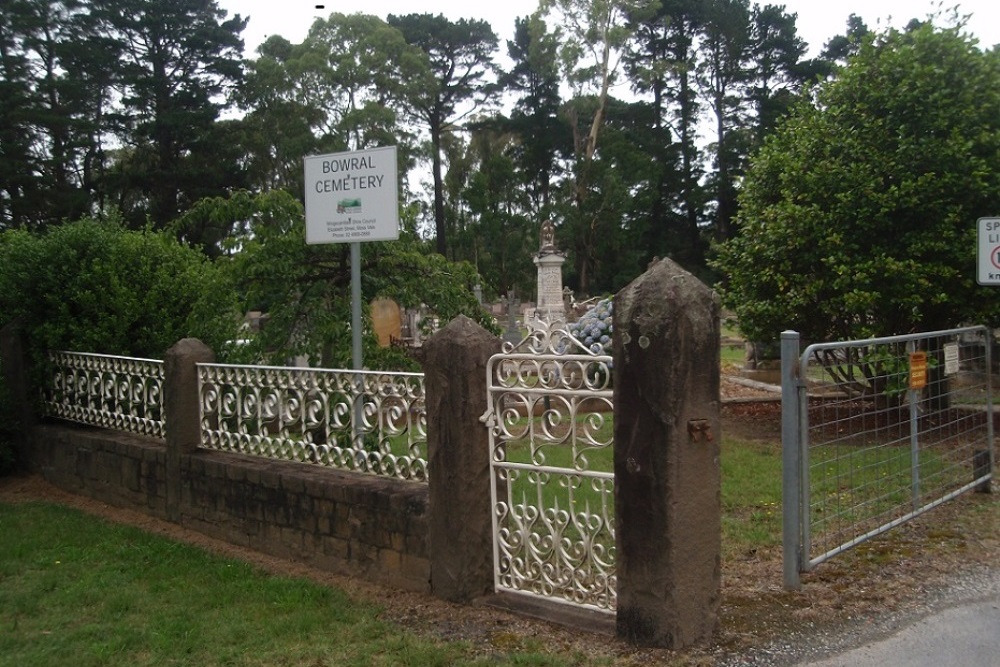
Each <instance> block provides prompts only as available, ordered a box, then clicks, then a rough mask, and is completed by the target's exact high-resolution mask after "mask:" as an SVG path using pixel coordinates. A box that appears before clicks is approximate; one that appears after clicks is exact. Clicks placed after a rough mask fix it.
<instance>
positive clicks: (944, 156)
mask: <svg viewBox="0 0 1000 667" xmlns="http://www.w3.org/2000/svg"><path fill="white" fill-rule="evenodd" d="M814 99H815V102H809V101H803V102H802V103H801V104H799V105H798V106H797V107H796V108H795V109H794V111H793V112H792V114H791V116H790V117H789V118H787V119H786V120H785V121H784V122H783V123H782V124H781V125H780V127H779V129H778V131H777V133H776V134H775V135H773V136H772V137H771V138H770V139H769V140H768V141H766V142H765V146H764V148H763V150H762V151H761V152H760V154H759V155H757V156H756V158H755V159H754V161H753V163H752V166H751V168H750V170H749V172H748V174H747V177H746V180H745V182H744V184H743V190H742V195H741V199H740V202H741V206H742V208H741V211H740V216H739V220H740V225H741V230H740V235H739V236H738V237H737V238H735V239H733V240H731V241H729V242H727V243H726V244H724V245H722V246H721V248H720V252H719V256H718V260H717V261H716V264H715V265H716V267H717V268H718V269H719V270H720V271H723V272H724V273H725V274H726V275H727V276H728V279H729V282H728V285H727V287H726V289H725V300H726V302H727V303H728V305H729V306H730V307H732V308H733V309H734V310H735V311H736V313H737V315H738V317H739V321H740V326H741V328H742V329H743V331H744V333H745V334H746V335H747V336H749V337H750V338H751V339H755V340H761V341H771V340H774V339H776V337H777V336H778V333H779V332H780V331H782V330H784V329H788V328H794V329H797V330H798V331H800V332H801V333H802V335H803V336H804V337H805V338H806V339H807V340H813V341H821V340H826V339H843V338H857V337H867V336H872V335H888V334H896V333H908V332H912V331H917V330H924V331H926V330H935V329H943V328H947V327H951V326H954V325H958V324H962V323H967V322H980V323H984V324H989V325H994V326H995V325H997V324H998V323H1000V295H998V294H997V292H996V291H994V290H991V289H990V288H985V287H978V286H977V285H976V284H975V262H976V258H975V254H976V251H975V220H976V219H977V218H979V217H981V216H985V215H996V214H998V213H1000V114H998V113H997V109H998V108H1000V52H998V51H997V50H995V49H994V50H992V51H987V52H985V53H984V52H983V51H981V50H979V48H977V43H976V42H975V40H973V39H971V38H970V37H968V36H967V35H965V34H964V33H963V32H962V30H961V26H958V27H950V28H944V29H940V28H936V27H934V26H933V25H930V24H924V25H921V26H919V27H916V28H915V29H913V30H912V31H909V32H901V31H896V30H891V31H888V32H886V33H884V34H881V35H879V36H878V37H877V38H875V39H874V40H871V41H868V42H865V43H863V44H861V45H860V48H859V51H858V54H857V55H856V56H854V57H853V58H851V59H850V60H849V61H848V63H847V65H846V66H845V67H843V68H842V69H840V70H839V71H838V72H837V74H836V76H835V77H834V78H833V79H832V80H830V81H828V82H825V83H823V84H821V85H820V86H819V87H818V88H817V90H816V91H815V93H814Z"/></svg>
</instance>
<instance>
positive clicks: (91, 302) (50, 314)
mask: <svg viewBox="0 0 1000 667" xmlns="http://www.w3.org/2000/svg"><path fill="white" fill-rule="evenodd" d="M237 304H238V300H237V298H236V292H235V291H234V290H233V288H232V286H231V284H230V283H227V281H226V280H225V279H224V276H223V275H222V274H221V273H220V272H219V271H218V270H217V268H216V267H215V266H214V265H213V264H211V263H210V262H209V261H208V260H207V259H206V258H205V257H204V255H202V254H201V253H200V252H199V251H197V250H196V249H193V248H190V247H187V246H184V245H181V244H179V243H177V241H176V240H174V238H173V237H172V236H171V235H169V234H166V233H164V232H153V231H148V230H145V231H128V230H126V229H124V228H123V227H122V225H121V222H120V220H115V219H108V220H96V219H83V220H80V221H78V222H75V223H68V224H65V225H62V226H59V227H54V228H52V229H51V230H50V231H48V232H47V233H41V234H38V233H31V232H28V231H24V230H8V231H6V232H3V233H2V234H0V326H2V325H4V324H7V323H8V322H11V321H14V320H20V321H21V323H22V326H23V327H24V330H25V332H26V334H27V338H28V341H29V345H30V348H31V352H32V354H33V355H34V356H35V359H36V360H38V359H40V358H41V356H42V355H44V354H45V353H46V352H47V351H48V350H60V349H61V350H67V349H68V350H73V351H80V352H98V353H103V354H115V355H125V356H138V357H152V358H162V356H163V354H164V353H165V352H166V350H167V348H169V347H170V346H171V345H173V344H174V343H176V342H177V341H178V340H180V339H181V338H184V337H187V336H195V337H198V338H201V339H202V340H204V341H205V342H206V343H207V344H208V345H210V346H212V347H214V348H215V349H216V350H219V349H222V347H223V343H224V342H225V341H226V340H229V339H231V338H234V337H235V335H236V332H237V328H238V326H239V324H240V322H241V321H242V315H241V313H240V312H239V311H238V309H237Z"/></svg>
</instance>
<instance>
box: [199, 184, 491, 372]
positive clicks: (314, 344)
mask: <svg viewBox="0 0 1000 667" xmlns="http://www.w3.org/2000/svg"><path fill="white" fill-rule="evenodd" d="M188 216H189V217H208V218H223V219H231V220H234V221H240V222H241V224H242V225H244V227H243V228H244V229H245V230H246V233H245V235H243V236H238V235H236V236H234V237H233V243H234V244H235V245H236V246H238V248H239V252H236V253H234V254H233V256H232V259H231V262H230V263H229V264H228V270H229V271H230V272H231V275H232V276H233V277H234V280H235V281H236V282H237V284H238V285H239V287H240V289H241V291H242V293H243V294H245V295H246V300H247V304H248V306H249V307H250V308H253V309H259V310H262V311H264V312H265V313H266V314H267V322H266V324H265V326H264V327H263V329H262V331H261V334H260V337H259V340H258V341H257V343H258V347H257V348H256V350H257V351H258V352H259V353H260V354H261V355H262V356H263V357H264V358H268V359H272V360H274V361H276V362H283V361H285V360H287V359H289V358H291V357H295V356H298V355H308V356H309V358H310V359H311V360H312V361H313V362H314V363H317V364H319V365H322V366H325V367H340V368H347V367H349V366H350V364H351V332H350V322H351V302H350V287H351V266H350V246H349V244H322V245H307V244H306V242H305V218H304V214H303V209H302V205H301V203H299V201H298V200H297V199H295V198H294V197H293V196H291V195H290V194H288V193H287V192H284V191H282V190H270V191H268V192H264V193H259V194H251V193H249V192H246V191H241V192H236V193H233V195H231V196H230V197H227V198H221V197H217V198H212V199H206V200H203V201H201V202H199V203H198V205H197V206H196V207H195V208H194V209H192V210H191V211H190V212H189V213H188ZM404 227H407V228H408V231H406V232H404V233H403V234H401V235H400V239H399V240H398V241H393V242H391V243H364V244H362V262H363V264H362V266H361V280H362V284H361V291H362V299H363V302H364V303H369V302H370V301H371V300H372V299H374V298H376V297H379V296H385V297H389V298H392V299H395V300H396V301H397V302H398V303H399V304H400V305H402V306H404V307H419V306H420V305H421V304H426V305H427V306H428V307H429V308H430V309H431V310H432V311H433V312H434V313H435V314H436V315H437V316H438V317H439V318H440V319H441V320H443V321H447V320H450V319H452V318H454V317H455V316H457V315H459V314H462V313H464V314H466V315H468V316H470V317H472V318H473V319H476V320H478V321H479V322H480V323H481V324H483V325H484V326H487V327H493V325H492V323H491V322H490V320H489V318H488V316H487V314H486V313H485V311H483V310H482V309H481V308H480V307H479V304H478V302H477V301H476V299H475V296H474V295H473V293H472V287H473V286H474V285H475V284H477V283H478V282H479V277H478V275H477V274H476V272H475V270H474V269H473V268H472V266H471V265H469V264H466V263H452V262H449V261H447V260H446V259H445V258H444V257H442V256H440V255H437V254H433V253H428V252H426V249H425V248H424V247H423V244H422V242H421V241H419V239H418V238H417V237H416V234H415V232H413V231H412V225H404ZM366 321H367V314H366ZM363 342H364V346H365V358H366V364H367V365H369V366H371V367H381V368H383V369H386V368H387V369H390V370H392V369H395V368H397V367H399V366H401V365H403V366H406V365H408V366H410V367H411V368H412V367H413V361H412V360H409V359H408V358H406V357H405V356H404V355H401V354H400V353H398V352H396V351H394V350H392V349H379V348H378V347H377V342H376V339H375V337H374V333H373V332H372V330H371V328H370V326H366V328H365V332H364V336H363Z"/></svg>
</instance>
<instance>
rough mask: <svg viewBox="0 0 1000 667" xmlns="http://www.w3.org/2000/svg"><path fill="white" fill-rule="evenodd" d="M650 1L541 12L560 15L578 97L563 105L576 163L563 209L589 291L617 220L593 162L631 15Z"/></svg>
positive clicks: (585, 3)
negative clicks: (610, 225) (599, 251)
mask: <svg viewBox="0 0 1000 667" xmlns="http://www.w3.org/2000/svg"><path fill="white" fill-rule="evenodd" d="M653 4H654V3H651V2H649V0H543V2H542V3H541V5H540V9H539V11H540V12H542V13H543V14H545V15H553V16H554V17H555V18H557V19H558V21H559V23H558V27H557V28H556V30H557V35H559V37H560V43H561V46H560V49H559V59H560V65H561V68H562V72H563V78H564V80H565V81H566V82H567V83H568V84H569V86H570V87H571V88H572V89H573V92H574V98H573V99H571V100H570V101H569V102H567V103H566V104H565V105H564V111H563V113H564V114H565V116H566V118H567V120H568V122H569V125H570V128H571V129H572V132H573V166H572V171H571V173H570V176H569V180H568V181H566V183H565V187H566V188H567V189H568V190H569V202H570V206H568V207H564V209H563V215H564V216H565V217H566V223H565V224H566V227H567V228H566V229H565V230H564V231H563V233H562V235H563V236H564V237H565V238H570V239H572V242H573V245H574V251H575V265H576V266H575V270H576V280H577V283H578V288H579V290H580V291H581V292H583V293H587V292H588V291H589V289H590V272H591V270H592V268H593V265H594V261H595V258H594V255H595V248H596V246H597V244H598V242H599V241H600V239H601V238H602V237H603V236H604V235H606V234H609V233H612V231H611V230H608V229H603V227H604V223H606V222H608V221H609V220H611V219H612V218H613V216H612V215H609V213H610V211H609V210H608V208H607V207H605V206H604V203H603V202H602V201H601V200H600V197H599V196H598V190H597V189H596V188H595V184H596V181H595V166H594V165H595V160H596V159H597V147H598V142H599V139H600V136H601V131H602V130H603V128H604V125H605V120H606V116H607V109H608V104H609V100H610V97H611V86H612V84H613V83H614V82H615V80H616V78H617V76H618V68H619V64H620V60H621V57H622V50H623V49H624V47H625V44H626V43H627V41H628V38H629V36H630V35H631V34H632V28H631V27H630V26H629V24H628V21H627V17H628V16H630V15H636V14H640V13H643V12H648V11H651V8H652V6H653Z"/></svg>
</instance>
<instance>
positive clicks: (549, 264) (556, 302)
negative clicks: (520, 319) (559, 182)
mask: <svg viewBox="0 0 1000 667" xmlns="http://www.w3.org/2000/svg"><path fill="white" fill-rule="evenodd" d="M539 236H540V242H539V247H538V254H536V255H535V266H537V267H538V300H537V302H536V305H535V319H542V320H545V321H546V322H549V323H551V322H556V321H565V319H566V307H565V305H564V302H563V285H562V265H563V262H565V261H566V253H564V252H562V251H560V250H559V249H558V248H557V247H556V234H555V227H554V226H553V224H552V221H551V220H546V221H545V222H543V223H542V228H541V233H540V234H539Z"/></svg>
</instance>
